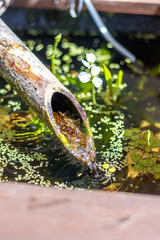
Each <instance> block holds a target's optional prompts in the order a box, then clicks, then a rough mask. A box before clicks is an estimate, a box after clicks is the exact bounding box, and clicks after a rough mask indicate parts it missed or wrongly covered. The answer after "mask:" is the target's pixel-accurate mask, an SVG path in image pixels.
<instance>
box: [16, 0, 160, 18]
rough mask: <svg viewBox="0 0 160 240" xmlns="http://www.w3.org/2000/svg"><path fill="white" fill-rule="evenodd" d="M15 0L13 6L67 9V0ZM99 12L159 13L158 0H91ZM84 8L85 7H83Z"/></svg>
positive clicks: (159, 5) (159, 4) (159, 3)
mask: <svg viewBox="0 0 160 240" xmlns="http://www.w3.org/2000/svg"><path fill="white" fill-rule="evenodd" d="M55 2H56V1H53V0H16V1H15V2H14V4H13V6H15V7H30V8H48V9H68V8H69V0H59V1H57V4H56V3H55ZM92 2H93V4H94V6H95V7H96V9H97V10H98V11H101V12H115V13H130V14H144V15H160V0H92ZM84 9H85V8H84Z"/></svg>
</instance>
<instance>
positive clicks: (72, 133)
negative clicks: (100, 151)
mask: <svg viewBox="0 0 160 240" xmlns="http://www.w3.org/2000/svg"><path fill="white" fill-rule="evenodd" d="M0 75H1V76H2V77H3V78H4V79H5V80H6V81H7V82H8V83H9V84H10V85H11V86H12V87H13V89H14V90H16V92H17V93H18V94H19V95H20V97H21V98H22V99H23V100H24V101H25V102H26V104H28V105H29V106H30V107H31V108H32V110H33V111H34V112H35V113H36V114H37V116H38V117H39V118H40V119H41V120H42V121H43V122H44V123H45V124H46V125H47V126H48V127H49V129H50V130H51V131H53V132H54V133H55V134H56V135H57V137H58V138H59V139H60V140H61V141H62V143H63V144H64V146H65V147H66V148H67V149H68V150H69V151H70V152H71V153H72V154H73V155H74V156H75V157H76V158H77V159H79V160H81V161H83V162H85V163H87V164H88V165H92V162H94V160H95V147H94V141H93V137H92V132H91V129H90V125H89V121H88V118H87V116H86V114H85V113H84V111H83V110H82V108H81V106H80V104H79V103H78V101H77V100H76V99H75V97H74V96H73V95H72V93H71V92H70V91H69V90H68V89H67V88H65V87H64V86H63V85H62V84H61V83H60V82H59V80H58V79H57V78H56V77H55V76H54V75H53V74H52V73H51V72H50V71H49V70H48V69H47V68H46V67H45V66H44V65H43V64H42V63H41V62H40V61H39V59H38V58H37V57H36V56H35V55H34V54H33V53H32V52H31V51H30V50H29V49H28V48H27V47H26V46H25V45H24V44H23V43H22V41H21V40H20V39H19V38H18V37H17V36H16V35H15V34H14V33H13V32H12V31H11V30H10V29H9V28H8V27H7V25H6V24H5V23H4V22H3V21H2V20H1V19H0Z"/></svg>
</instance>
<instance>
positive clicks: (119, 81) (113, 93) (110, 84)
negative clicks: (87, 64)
mask: <svg viewBox="0 0 160 240" xmlns="http://www.w3.org/2000/svg"><path fill="white" fill-rule="evenodd" d="M104 76H105V80H106V82H107V89H106V93H107V95H106V97H107V98H108V99H107V100H108V101H110V102H111V103H115V102H117V101H118V98H120V96H121V92H122V90H123V89H124V88H125V87H126V86H127V84H126V83H123V71H122V70H119V71H118V74H117V76H116V79H114V78H113V76H112V74H111V72H110V70H109V69H108V68H107V67H106V66H105V65H104Z"/></svg>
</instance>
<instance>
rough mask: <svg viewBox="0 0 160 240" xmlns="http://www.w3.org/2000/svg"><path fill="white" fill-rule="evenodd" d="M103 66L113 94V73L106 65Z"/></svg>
mask: <svg viewBox="0 0 160 240" xmlns="http://www.w3.org/2000/svg"><path fill="white" fill-rule="evenodd" d="M103 67H104V76H105V79H106V82H107V85H108V88H109V92H110V95H111V96H113V86H112V74H111V72H110V71H109V69H108V68H107V67H106V66H105V65H103Z"/></svg>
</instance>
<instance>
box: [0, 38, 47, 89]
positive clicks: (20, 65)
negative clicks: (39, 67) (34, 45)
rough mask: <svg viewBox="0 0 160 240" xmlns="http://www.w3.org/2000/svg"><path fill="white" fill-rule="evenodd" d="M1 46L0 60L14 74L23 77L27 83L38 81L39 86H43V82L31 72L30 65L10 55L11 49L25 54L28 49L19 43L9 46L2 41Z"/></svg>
mask: <svg viewBox="0 0 160 240" xmlns="http://www.w3.org/2000/svg"><path fill="white" fill-rule="evenodd" d="M0 45H2V46H3V50H2V51H1V54H0V58H1V59H2V60H3V61H4V63H5V64H6V65H7V66H8V68H9V69H12V72H13V73H16V74H17V75H18V76H23V77H24V78H25V79H26V80H27V81H31V82H32V81H36V82H37V84H38V85H42V81H43V80H42V79H41V78H40V77H39V76H38V75H36V74H34V73H33V72H32V71H31V66H30V64H28V63H27V62H26V61H24V60H23V59H22V58H21V57H20V56H18V57H17V56H15V55H14V54H12V53H10V49H11V48H12V49H13V50H16V49H20V51H23V53H25V52H26V51H27V49H25V48H23V47H22V46H20V45H18V44H17V43H13V44H12V45H10V44H9V45H8V44H7V43H6V42H5V41H0Z"/></svg>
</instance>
